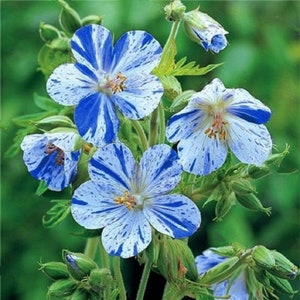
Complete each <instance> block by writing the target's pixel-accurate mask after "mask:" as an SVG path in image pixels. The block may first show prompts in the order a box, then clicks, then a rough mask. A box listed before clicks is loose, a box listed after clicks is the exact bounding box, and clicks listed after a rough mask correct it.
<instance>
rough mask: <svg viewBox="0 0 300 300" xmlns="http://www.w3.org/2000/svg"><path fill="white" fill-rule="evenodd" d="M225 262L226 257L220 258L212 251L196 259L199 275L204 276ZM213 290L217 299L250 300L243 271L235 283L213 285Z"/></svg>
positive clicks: (206, 251) (226, 281) (224, 282)
mask: <svg viewBox="0 0 300 300" xmlns="http://www.w3.org/2000/svg"><path fill="white" fill-rule="evenodd" d="M225 260H226V257H223V256H220V255H218V254H216V253H215V252H213V251H212V250H210V249H208V250H205V251H204V252H203V253H202V254H201V255H199V256H197V257H196V258H195V261H196V266H197V270H198V273H199V275H202V274H203V273H205V272H206V271H208V270H209V269H211V268H213V267H215V266H216V265H218V264H219V263H222V262H224V261H225ZM211 289H212V290H213V292H214V296H215V297H216V298H217V297H225V296H227V295H230V298H229V299H230V300H248V299H249V294H248V291H247V287H246V281H245V273H244V272H243V271H242V270H241V271H240V273H239V274H237V276H236V277H235V278H234V280H233V281H230V280H229V279H228V280H225V281H222V282H220V283H216V284H213V285H212V286H211ZM226 299H227V298H226Z"/></svg>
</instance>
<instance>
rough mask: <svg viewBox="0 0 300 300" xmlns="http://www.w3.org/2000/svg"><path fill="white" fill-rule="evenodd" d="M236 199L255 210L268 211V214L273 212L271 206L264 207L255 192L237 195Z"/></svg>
mask: <svg viewBox="0 0 300 300" xmlns="http://www.w3.org/2000/svg"><path fill="white" fill-rule="evenodd" d="M236 200H237V201H238V202H239V203H240V204H241V205H242V206H244V207H246V208H248V209H251V210H255V211H261V212H264V213H266V214H267V215H268V216H269V215H270V214H271V208H270V207H263V205H262V204H261V202H260V200H259V199H258V198H257V197H256V196H255V195H254V194H253V193H251V194H246V195H241V194H237V195H236Z"/></svg>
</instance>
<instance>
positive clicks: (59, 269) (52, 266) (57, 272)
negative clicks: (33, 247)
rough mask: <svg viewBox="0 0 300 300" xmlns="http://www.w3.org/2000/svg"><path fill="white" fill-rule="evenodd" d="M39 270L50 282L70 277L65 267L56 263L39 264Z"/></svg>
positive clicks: (60, 263)
mask: <svg viewBox="0 0 300 300" xmlns="http://www.w3.org/2000/svg"><path fill="white" fill-rule="evenodd" d="M39 265H40V268H39V270H40V271H42V272H43V273H44V274H45V275H46V276H47V277H49V278H50V279H52V280H58V279H66V278H69V277H70V274H69V271H68V268H67V266H66V265H65V264H64V263H62V262H58V261H50V262H47V263H40V264H39Z"/></svg>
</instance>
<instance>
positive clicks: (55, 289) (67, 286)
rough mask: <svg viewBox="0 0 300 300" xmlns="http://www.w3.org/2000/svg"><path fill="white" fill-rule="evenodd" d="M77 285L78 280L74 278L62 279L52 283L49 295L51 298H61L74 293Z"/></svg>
mask: <svg viewBox="0 0 300 300" xmlns="http://www.w3.org/2000/svg"><path fill="white" fill-rule="evenodd" d="M76 287H77V282H76V281H75V280H74V279H71V278H70V279H60V280H57V281H55V282H53V283H52V284H51V285H50V287H49V289H48V293H47V295H48V297H49V299H52V297H53V298H55V297H56V298H59V299H61V298H63V297H67V296H70V295H72V294H73V293H74V291H75V290H76Z"/></svg>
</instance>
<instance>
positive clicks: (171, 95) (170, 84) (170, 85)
mask: <svg viewBox="0 0 300 300" xmlns="http://www.w3.org/2000/svg"><path fill="white" fill-rule="evenodd" d="M159 79H160V81H161V83H162V84H163V88H164V97H166V98H167V99H169V100H173V99H175V98H176V97H177V96H178V95H180V94H181V93H182V89H181V84H180V82H179V81H178V80H177V79H176V78H175V77H174V76H160V77H159Z"/></svg>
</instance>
